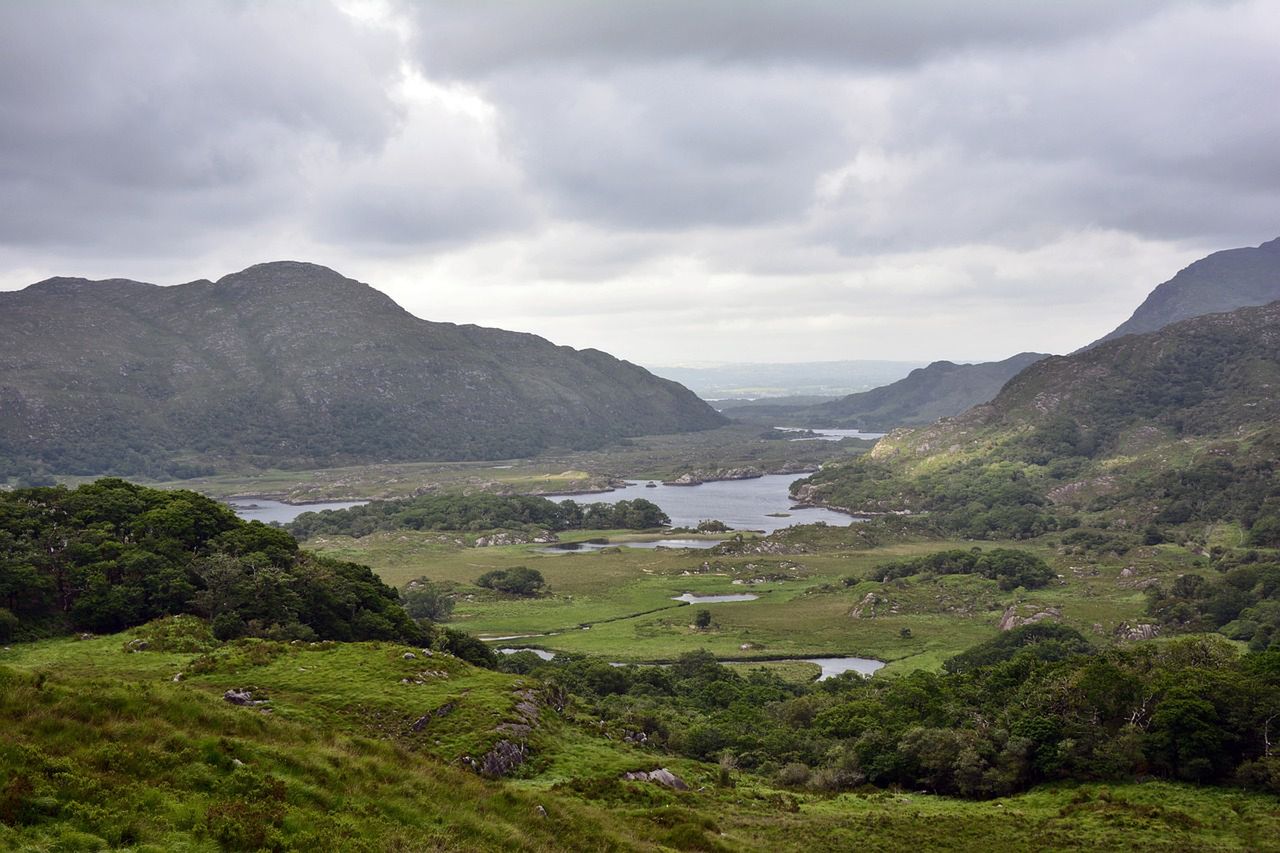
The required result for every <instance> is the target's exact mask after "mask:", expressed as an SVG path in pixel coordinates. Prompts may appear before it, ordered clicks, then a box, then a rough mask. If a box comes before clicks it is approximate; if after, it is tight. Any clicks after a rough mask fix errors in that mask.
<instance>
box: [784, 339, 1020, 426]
mask: <svg viewBox="0 0 1280 853" xmlns="http://www.w3.org/2000/svg"><path fill="white" fill-rule="evenodd" d="M1044 357H1045V355H1044V354H1043V353H1038V352H1023V353H1018V354H1017V355H1015V356H1012V357H1011V358H1006V359H1005V360H1004V361H991V362H983V363H980V364H956V363H954V362H951V361H935V362H934V363H933V364H930V365H929V366H928V367H920V368H917V369H915V370H913V371H911V373H910V374H908V375H907V376H906V377H905V378H903V379H899V380H898V381H897V382H894V383H892V384H890V385H885V386H883V387H880V388H873V389H872V390H870V391H863V392H862V393H860V394H850V395H849V396H847V397H842V398H841V399H839V400H834V401H832V402H830V403H824V404H822V405H819V406H815V407H813V408H812V409H811V410H810V413H807V414H809V415H810V419H811V420H814V421H815V422H822V423H826V424H829V425H831V426H842V427H850V428H853V429H861V430H864V431H868V432H883V431H885V430H890V429H894V428H895V427H901V426H914V425H917V424H927V423H932V422H933V421H936V420H937V419H938V418H944V417H949V416H951V415H956V414H959V413H960V412H963V411H964V410H965V409H968V408H969V407H971V406H976V405H978V404H979V403H985V402H987V401H988V400H990V399H991V398H992V397H994V396H995V395H996V394H998V393H999V392H1000V389H1001V388H1002V387H1004V384H1005V383H1006V382H1008V381H1009V380H1010V379H1012V378H1013V377H1014V376H1017V375H1018V374H1019V373H1021V372H1022V370H1023V369H1024V368H1026V367H1027V366H1029V365H1031V364H1034V363H1036V362H1037V361H1039V360H1040V359H1042V358H1044Z"/></svg>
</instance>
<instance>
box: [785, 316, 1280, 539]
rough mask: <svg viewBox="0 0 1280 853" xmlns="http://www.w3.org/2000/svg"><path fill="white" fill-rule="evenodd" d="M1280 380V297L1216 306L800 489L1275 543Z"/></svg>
mask: <svg viewBox="0 0 1280 853" xmlns="http://www.w3.org/2000/svg"><path fill="white" fill-rule="evenodd" d="M1276 387H1280V303H1272V304H1271V305H1268V306H1264V307H1260V308H1246V309H1240V310H1238V311H1235V312H1232V313H1229V314H1216V315H1209V316H1206V317H1200V318H1197V319H1194V320H1188V321H1184V322H1182V323H1178V324H1175V325H1173V326H1169V327H1167V328H1165V329H1163V330H1161V331H1159V332H1155V333H1151V334H1147V335H1137V336H1128V337H1125V338H1122V339H1118V340H1115V341H1110V342H1108V343H1105V344H1102V345H1100V346H1098V347H1095V348H1093V349H1091V350H1088V351H1086V352H1082V353H1078V354H1075V355H1071V356H1066V357H1058V358H1049V359H1045V360H1043V361H1041V362H1038V363H1037V364H1035V365H1033V366H1031V367H1030V368H1028V369H1027V370H1025V371H1023V372H1022V373H1021V374H1019V375H1018V376H1017V377H1016V378H1015V379H1013V380H1012V381H1011V382H1009V384H1008V385H1007V386H1005V388H1004V390H1003V391H1001V393H1000V395H999V396H998V397H996V399H995V400H993V401H992V402H991V403H990V404H989V405H985V406H979V407H976V408H974V409H971V410H970V411H968V412H966V413H964V414H963V415H961V416H959V417H956V418H953V419H948V420H944V421H941V422H939V423H938V424H935V425H932V426H929V427H925V428H920V429H915V430H904V431H900V432H895V433H893V434H892V435H890V436H888V437H887V438H886V439H884V440H882V441H881V442H880V443H879V444H878V445H877V446H876V448H875V450H874V451H873V452H872V453H871V454H868V455H867V456H866V457H864V458H862V459H859V460H855V461H853V462H850V463H843V464H840V465H832V466H828V467H827V468H825V469H824V470H822V471H821V472H819V473H817V474H815V475H813V476H812V477H810V478H808V479H807V480H805V481H802V482H801V483H800V484H798V486H797V492H798V494H799V495H800V496H801V497H803V498H804V499H806V500H810V501H815V502H819V503H827V504H831V505H835V506H843V507H849V508H853V509H859V510H867V511H878V512H884V511H904V510H906V511H913V512H921V511H924V512H929V513H930V514H931V517H932V518H933V520H934V522H935V523H936V524H938V525H940V526H941V527H943V528H945V529H950V530H958V531H963V532H966V533H967V534H968V535H973V536H988V535H1003V536H1029V535H1037V534H1039V533H1043V532H1045V531H1046V530H1052V529H1055V528H1057V527H1061V526H1064V525H1069V524H1079V523H1082V522H1083V523H1085V524H1091V523H1098V524H1104V525H1107V526H1110V525H1115V526H1117V527H1119V528H1121V529H1127V530H1130V531H1132V530H1135V529H1137V530H1141V529H1143V528H1144V526H1146V525H1149V524H1156V525H1181V524H1185V523H1211V522H1218V521H1227V522H1233V523H1236V524H1240V525H1242V526H1243V527H1244V528H1245V529H1246V530H1251V529H1253V528H1254V527H1255V526H1256V525H1258V524H1259V523H1261V524H1262V525H1263V526H1262V528H1259V537H1260V538H1258V539H1257V540H1256V542H1255V544H1259V545H1274V544H1276V543H1273V542H1272V541H1271V539H1270V534H1267V533H1265V531H1266V530H1267V529H1268V527H1267V526H1268V525H1270V524H1271V522H1269V521H1268V520H1267V519H1269V518H1271V517H1273V516H1274V515H1275V514H1276V513H1277V511H1278V510H1277V501H1278V500H1280V494H1277V488H1278V486H1277V482H1276V477H1275V461H1276V459H1277V446H1278V445H1277V441H1278V437H1277V430H1276V426H1275V425H1276V424H1277V423H1280V395H1277V394H1275V393H1273V389H1275V388H1276ZM1081 514H1083V515H1081ZM1184 532H1185V531H1184ZM1154 535H1155V536H1156V541H1159V537H1160V536H1161V535H1162V534H1161V533H1160V532H1159V531H1156V532H1155V534H1154Z"/></svg>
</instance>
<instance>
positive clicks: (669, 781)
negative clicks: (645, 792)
mask: <svg viewBox="0 0 1280 853" xmlns="http://www.w3.org/2000/svg"><path fill="white" fill-rule="evenodd" d="M622 778H623V779H625V780H626V781H628V782H654V783H656V784H658V785H665V786H666V787H668V788H671V789H672V790H675V791H687V790H689V786H688V785H687V784H685V781H684V780H683V779H681V778H680V777H679V776H677V775H676V774H674V773H672V772H671V771H670V770H668V769H667V768H665V767H659V768H658V769H657V770H635V771H633V772H631V773H623V774H622Z"/></svg>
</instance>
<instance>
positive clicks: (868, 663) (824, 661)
mask: <svg viewBox="0 0 1280 853" xmlns="http://www.w3.org/2000/svg"><path fill="white" fill-rule="evenodd" d="M796 660H798V661H802V662H804V663H816V664H817V665H818V666H820V667H822V674H821V675H819V676H818V680H819V681H826V680H827V679H828V678H835V677H836V676H837V675H839V674H840V673H842V672H856V673H858V674H859V675H861V676H863V677H864V678H865V677H866V676H869V675H873V674H875V672H876V670H878V669H881V668H882V667H883V666H884V661H880V660H872V659H871V658H796Z"/></svg>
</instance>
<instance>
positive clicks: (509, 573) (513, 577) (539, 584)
mask: <svg viewBox="0 0 1280 853" xmlns="http://www.w3.org/2000/svg"><path fill="white" fill-rule="evenodd" d="M546 584H547V582H546V580H545V579H544V578H543V577H542V572H540V571H538V570H537V569H530V568H528V567H527V566H516V567H515V568H511V569H494V570H493V571H489V572H485V573H484V574H482V575H481V576H480V577H478V578H476V586H482V587H484V588H486V589H492V590H494V591H496V592H505V593H507V594H508V595H524V596H529V595H536V594H537V593H538V592H539V591H540V590H541V589H542V588H543V587H545V586H546Z"/></svg>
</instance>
